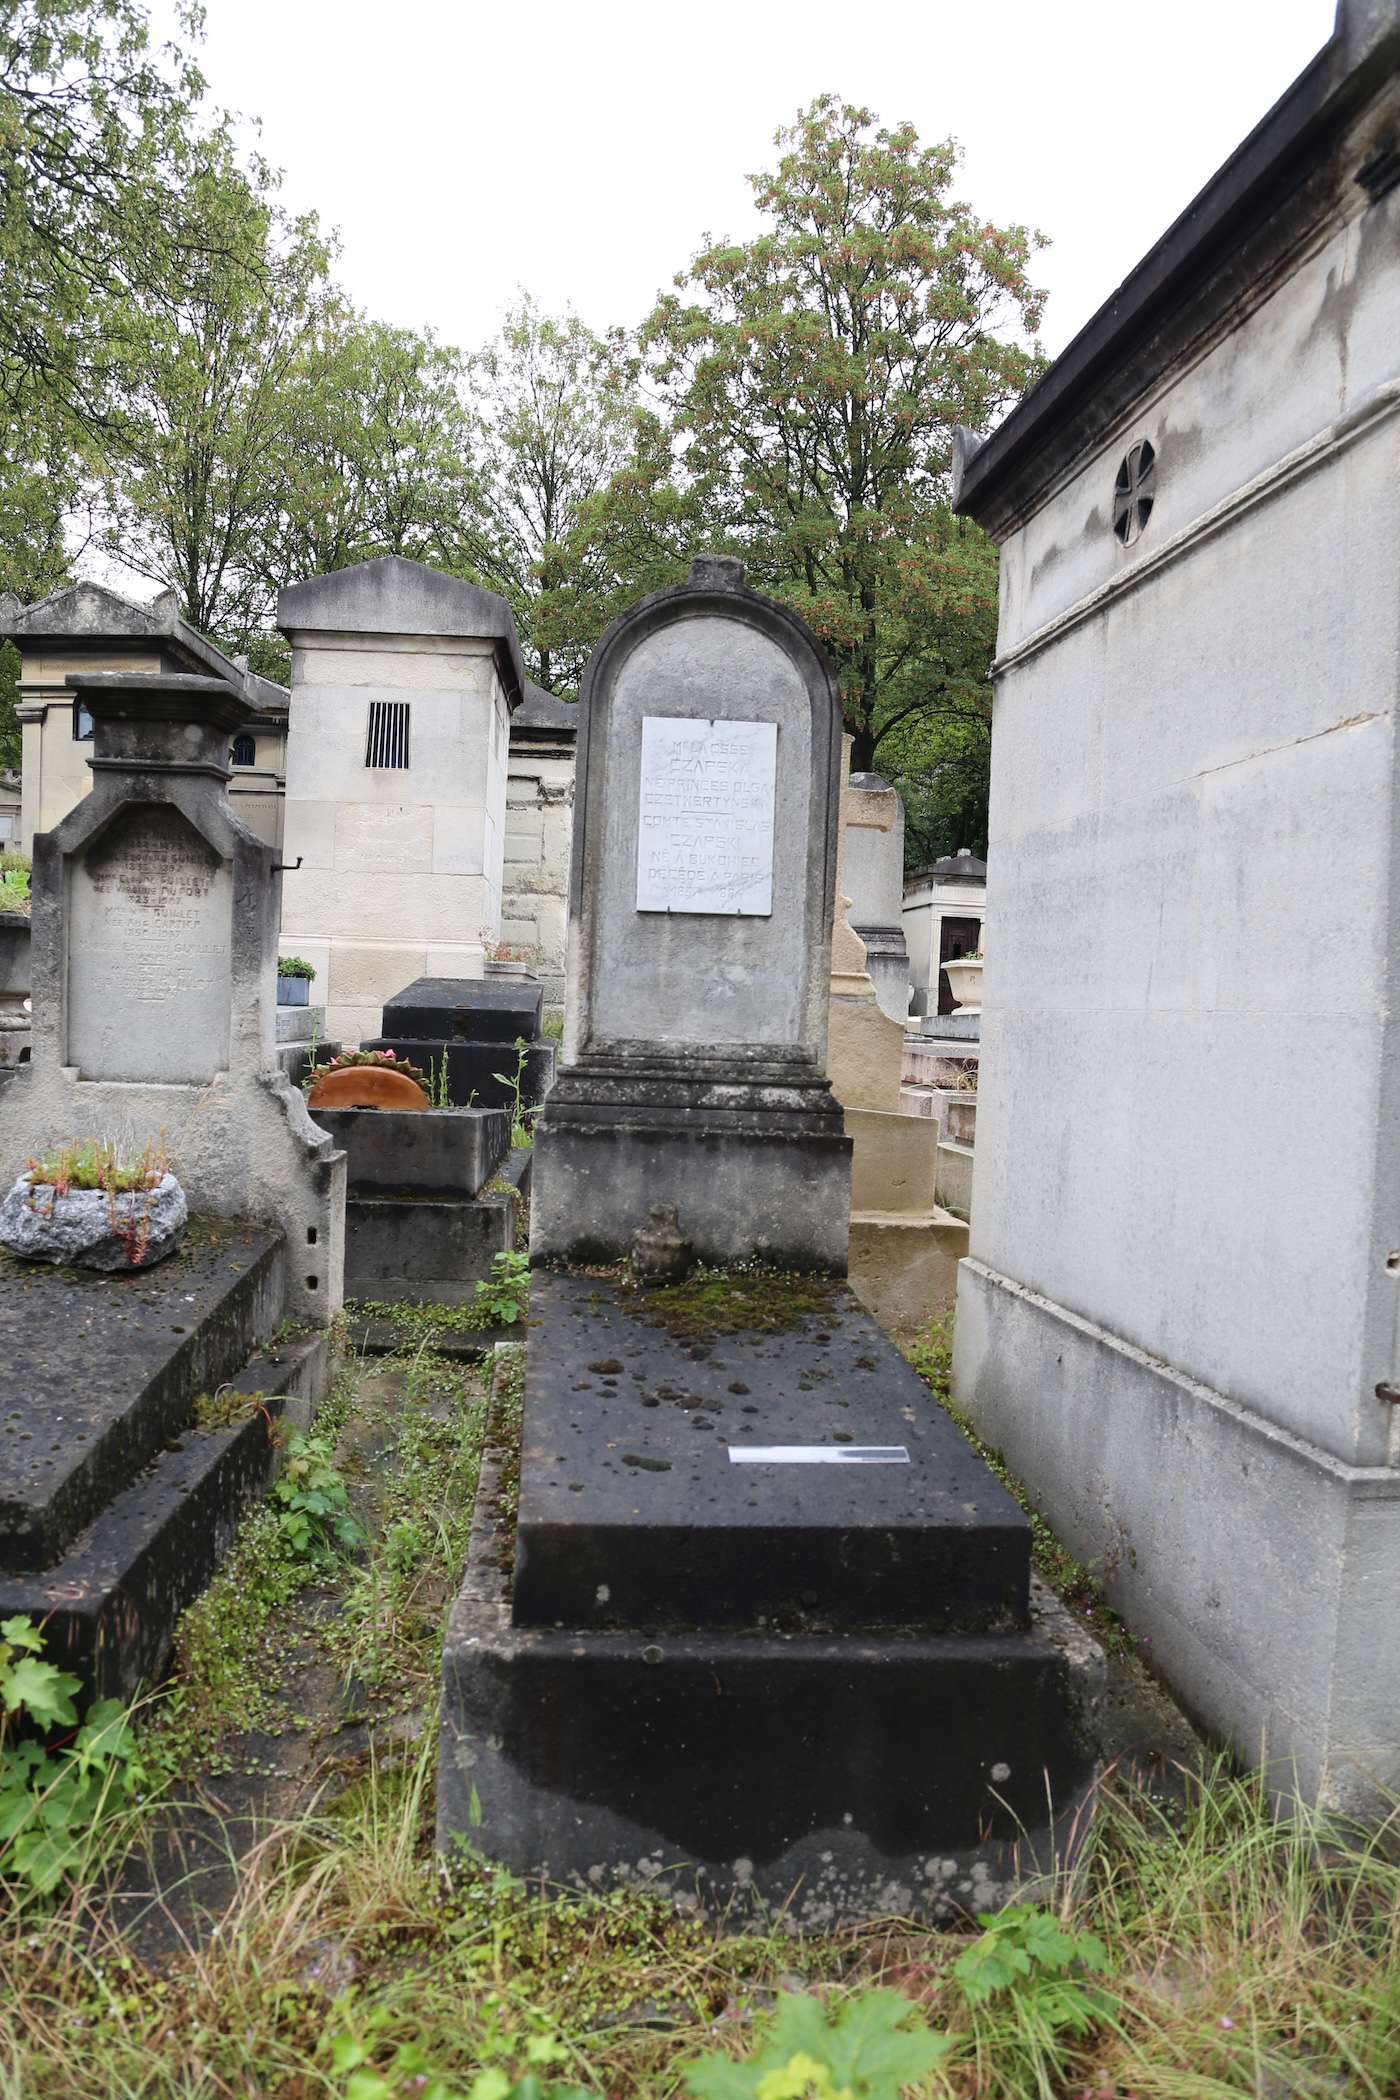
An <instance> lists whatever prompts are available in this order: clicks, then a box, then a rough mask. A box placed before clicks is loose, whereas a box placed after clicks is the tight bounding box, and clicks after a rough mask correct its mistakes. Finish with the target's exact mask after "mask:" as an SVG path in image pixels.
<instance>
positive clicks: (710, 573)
mask: <svg viewBox="0 0 1400 2100" xmlns="http://www.w3.org/2000/svg"><path fill="white" fill-rule="evenodd" d="M686 580H687V582H688V583H690V584H691V586H692V587H693V588H694V589H696V590H702V591H741V590H742V589H743V588H744V564H743V563H742V562H741V561H740V559H739V557H738V555H737V554H697V555H696V556H695V558H694V560H693V561H692V562H691V564H690V575H689V576H688V578H687V579H686Z"/></svg>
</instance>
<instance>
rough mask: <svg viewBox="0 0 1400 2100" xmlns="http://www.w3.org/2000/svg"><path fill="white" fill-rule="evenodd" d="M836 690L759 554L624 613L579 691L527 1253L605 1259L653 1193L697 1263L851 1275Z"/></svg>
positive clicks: (625, 1241)
mask: <svg viewBox="0 0 1400 2100" xmlns="http://www.w3.org/2000/svg"><path fill="white" fill-rule="evenodd" d="M840 719H841V718H840V697H839V693H838V691H837V686H836V679H835V674H834V673H833V671H832V669H831V666H830V664H829V662H828V661H827V659H826V656H825V654H824V653H823V651H822V650H821V648H820V647H819V645H818V644H817V642H816V641H815V639H814V637H813V636H812V635H811V634H810V632H809V631H808V629H807V628H806V627H804V626H803V624H802V622H801V621H800V620H798V619H797V618H796V617H795V615H794V614H792V613H791V612H790V611H789V610H788V609H787V608H786V607H785V606H781V605H778V604H775V603H774V602H773V600H771V599H768V598H763V597H760V596H759V595H758V593H757V592H755V591H750V590H748V589H746V588H745V586H744V582H743V568H742V564H741V563H739V562H737V561H733V560H730V559H727V558H724V557H720V556H703V557H701V558H699V559H698V560H697V561H696V562H695V563H694V564H693V566H692V568H691V572H690V576H689V579H688V580H687V582H685V583H684V584H681V585H678V586H676V587H675V588H674V589H672V590H668V591H659V592H657V593H655V594H654V595H653V596H652V597H650V598H647V599H645V600H643V601H642V603H641V604H639V605H637V606H635V607H633V608H632V610H631V611H629V612H627V613H625V614H624V615H623V616H622V618H621V619H619V620H617V621H616V622H614V624H613V626H612V627H611V628H610V629H609V630H608V632H607V634H606V635H605V636H604V637H603V639H602V641H601V642H600V643H599V645H598V648H597V650H596V651H595V653H594V656H593V658H592V660H591V662H590V664H589V668H588V672H587V675H586V677H585V679H584V686H583V695H582V699H581V701H580V738H579V763H578V786H577V794H576V801H575V813H574V860H573V876H572V888H571V897H570V928H569V985H568V994H567V1002H566V1010H565V1028H564V1062H563V1067H562V1069H561V1071H560V1075H559V1078H558V1080H557V1081H556V1083H555V1085H554V1088H553V1090H552V1092H551V1093H550V1095H549V1096H548V1099H547V1100H546V1103H545V1108H544V1113H543V1115H542V1117H541V1119H540V1122H539V1125H538V1128H537V1130H536V1134H535V1151H536V1161H535V1181H534V1195H533V1204H532V1216H531V1255H532V1258H533V1259H535V1260H537V1261H544V1260H554V1259H563V1260H570V1261H580V1260H585V1259H607V1260H613V1259H617V1258H619V1257H620V1256H621V1255H623V1254H625V1253H626V1251H627V1249H628V1246H629V1245H630V1242H631V1237H632V1234H633V1232H634V1231H635V1230H636V1229H637V1227H638V1226H640V1225H643V1224H645V1222H646V1220H647V1217H648V1214H649V1212H650V1210H651V1207H652V1205H653V1204H655V1203H670V1204H673V1205H674V1206H675V1208H676V1210H677V1212H678V1214H679V1217H680V1223H681V1228H682V1230H683V1231H684V1232H685V1233H686V1234H687V1235H688V1236H689V1237H690V1238H691V1239H692V1240H693V1242H694V1244H695V1250H696V1254H697V1256H698V1258H699V1259H701V1260H702V1261H707V1262H727V1261H741V1260H746V1259H750V1258H752V1257H754V1256H755V1255H757V1256H761V1257H763V1258H766V1259H768V1260H771V1261H774V1262H779V1263H786V1264H789V1265H791V1266H794V1267H798V1268H803V1269H825V1270H828V1271H833V1272H836V1273H840V1272H842V1271H844V1269H845V1264H846V1215H847V1212H848V1210H849V1207H850V1196H849V1189H850V1143H849V1140H848V1139H847V1138H846V1137H845V1135H844V1134H843V1130H842V1124H841V1111H840V1106H839V1104H838V1102H837V1101H836V1100H835V1099H834V1097H833V1095H832V1092H831V1089H830V1087H829V1085H828V1083H827V1078H826V1045H827V992H828V977H829V974H830V967H831V963H830V957H831V911H832V897H833V893H834V886H835V877H836V848H837V832H836V822H837V785H838V778H839V769H840V761H841V733H840Z"/></svg>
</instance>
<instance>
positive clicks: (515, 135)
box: [154, 0, 1334, 351]
mask: <svg viewBox="0 0 1400 2100" xmlns="http://www.w3.org/2000/svg"><path fill="white" fill-rule="evenodd" d="M207 5H208V32H207V38H206V41H205V44H204V47H203V51H202V58H201V63H202V65H203V68H204V70H205V72H206V73H207V75H208V77H209V81H210V86H211V90H212V92H213V95H214V96H215V97H216V98H217V99H218V100H219V101H220V102H222V103H223V104H225V105H227V106H228V107H230V108H233V109H236V110H240V111H242V112H244V113H246V114H247V115H249V116H256V117H260V118H261V119H262V136H261V143H262V147H263V150H264V152H265V153H266V154H267V156H268V158H269V159H270V160H271V161H272V162H273V163H274V164H275V165H277V166H280V167H282V168H284V169H285V171H286V183H285V188H284V192H283V195H284V201H285V202H286V203H287V204H288V205H289V206H291V207H293V208H294V209H297V210H303V209H306V208H308V207H314V208H315V209H317V210H318V211H319V212H320V213H321V216H322V220H323V222H324V223H326V224H327V225H330V226H336V227H339V229H340V233H341V238H342V241H343V253H342V256H341V261H340V265H339V277H340V281H341V283H342V284H344V285H345V286H346V288H347V289H348V291H349V292H350V294H351V296H352V297H353V298H354V299H355V300H356V301H357V303H359V304H360V305H361V306H363V307H364V308H365V309H367V310H368V312H370V313H371V314H372V315H373V316H375V317H376V318H379V319H383V320H389V321H395V322H398V323H400V324H403V325H406V326H412V327H423V326H431V327H433V328H434V329H436V330H437V332H438V334H439V335H440V336H441V337H443V338H444V339H445V340H446V341H448V342H452V343H456V344H457V345H459V346H460V347H462V348H464V349H473V348H475V347H476V346H477V345H478V344H479V343H481V342H483V341H485V340H486V338H487V337H488V336H490V335H491V334H492V333H493V331H494V329H495V327H496V324H497V322H498V319H499V316H500V314H501V311H502V309H503V308H504V306H505V305H506V303H507V302H508V301H509V300H510V298H511V297H512V295H513V294H514V292H515V290H516V287H517V286H524V287H526V288H527V289H529V290H530V291H532V292H533V293H534V294H535V295H536V297H537V298H538V299H539V300H540V302H541V303H542V304H543V305H544V306H545V308H546V309H547V310H552V311H562V310H563V308H564V307H566V306H572V307H573V308H574V310H575V311H576V312H578V313H579V314H581V315H582V317H583V318H584V319H585V320H586V321H587V322H588V323H589V324H590V325H592V326H593V327H595V328H603V327H606V326H607V325H609V324H610V323H612V322H614V321H620V322H624V323H629V324H631V323H634V322H636V321H638V320H640V318H641V317H642V315H643V314H644V313H645V312H646V311H647V309H648V307H649V305H650V303H651V300H652V298H653V296H654V294H655V293H656V291H657V290H658V288H659V287H661V286H663V285H666V284H668V283H669V282H670V279H671V277H672V276H673V274H674V273H675V271H676V270H677V269H679V268H682V267H683V266H684V265H685V264H686V263H687V262H688V260H689V258H690V256H691V255H692V253H693V252H694V251H695V249H696V248H697V247H698V246H699V245H700V243H701V241H702V240H703V238H704V236H705V235H706V233H707V232H708V233H712V234H714V235H716V236H722V235H729V236H731V237H734V238H742V237H743V236H744V235H746V234H747V233H748V232H749V231H750V230H751V229H753V228H754V227H755V225H756V219H755V216H754V213H753V210H752V206H751V203H750V199H749V190H748V185H747V184H746V183H745V181H744V176H745V174H746V173H748V172H749V171H751V170H753V169H755V168H759V167H762V166H764V165H767V164H769V162H770V161H771V159H772V158H773V147H772V144H771V140H772V134H773V131H774V129H775V128H776V127H777V125H779V124H781V123H785V122H787V121H789V120H790V119H791V117H792V115H793V114H794V112H795V111H796V110H797V108H798V107H799V105H801V104H804V103H806V102H808V101H810V99H811V98H812V96H814V95H816V94H818V93H820V92H821V91H822V90H824V89H832V90H834V91H835V92H836V93H838V94H840V95H842V96H843V97H845V99H846V100H848V101H851V102H863V103H865V104H866V105H867V106H868V107H870V108H871V109H873V110H874V111H875V112H876V113H877V115H878V116H880V117H881V118H882V119H884V120H886V121H889V122H893V121H896V120H901V119H903V118H906V117H907V118H910V119H912V121H913V123H914V124H915V126H916V127H917V129H918V131H919V133H920V135H921V137H924V138H928V139H934V138H943V137H946V136H947V135H948V134H950V133H951V134H952V135H953V136H954V137H956V138H957V139H958V140H959V141H960V142H961V144H962V146H963V148H964V152H965V160H964V164H963V167H962V171H961V176H960V182H959V190H960V194H962V195H963V196H964V197H966V198H967V200H968V201H969V202H970V203H971V204H972V205H973V206H974V207H975V208H976V210H977V211H978V212H979V213H981V214H983V215H985V216H987V217H990V218H994V219H996V220H998V221H1002V222H1005V221H1009V220H1020V221H1023V222H1025V223H1027V224H1029V225H1031V226H1033V227H1038V228H1039V229H1040V231H1041V232H1043V233H1045V234H1047V235H1048V236H1049V237H1050V240H1051V242H1052V246H1051V247H1050V248H1049V249H1047V250H1045V251H1044V252H1043V253H1042V254H1041V256H1040V257H1039V258H1038V259H1037V264H1036V272H1037V277H1038V281H1039V282H1040V283H1042V284H1044V285H1046V286H1047V287H1048V288H1049V291H1050V295H1051V296H1050V303H1049V307H1048V310H1047V314H1046V321H1045V328H1044V341H1045V343H1046V345H1047V347H1048V348H1049V349H1051V350H1052V351H1057V350H1060V349H1062V348H1063V347H1064V345H1065V344H1066V343H1067V342H1068V341H1069V340H1070V338H1071V336H1073V335H1074V334H1075V332H1076V330H1077V329H1078V328H1080V327H1081V326H1082V325H1083V323H1084V322H1085V321H1086V320H1087V319H1088V318H1089V316H1090V314H1091V313H1092V312H1093V311H1094V309H1095V308H1096V307H1097V306H1098V305H1100V303H1101V302H1102V301H1103V300H1104V299H1105V298H1106V297H1107V296H1108V294H1109V293H1110V292H1111V291H1112V290H1113V288H1114V286H1115V285H1116V284H1117V283H1118V282H1119V281H1120V279H1121V278H1122V277H1123V276H1124V274H1125V273H1126V272H1127V271H1128V270H1129V269H1130V268H1131V267H1132V265H1133V263H1134V262H1136V261H1137V259H1138V257H1139V256H1140V255H1141V254H1142V253H1143V252H1144V250H1145V249H1147V248H1148V247H1150V245H1151V244H1152V242H1153V241H1154V240H1155V239H1156V237H1157V235H1158V234H1160V233H1161V232H1162V231H1163V230H1164V229H1165V227H1166V226H1168V225H1169V224H1170V222H1171V221H1172V219H1173V218H1175V216H1176V215H1177V213H1178V212H1179V211H1180V210H1181V209H1182V207H1183V206H1184V205H1186V204H1187V203H1188V202H1189V201H1190V199H1191V197H1192V196H1193V195H1194V194H1195V192H1196V191H1197V190H1198V189H1199V188H1200V186H1201V184H1202V183H1203V182H1204V181H1205V180H1206V178H1207V177H1208V176H1209V175H1210V174H1211V172H1212V171H1213V170H1214V169H1215V168H1216V167H1217V166H1218V165H1219V164H1220V162H1221V161H1222V160H1223V159H1224V158H1225V156H1226V155H1227V154H1228V153H1229V152H1230V150H1231V149H1232V147H1234V146H1235V145H1236V144H1237V143H1238V142H1239V140H1240V139H1241V138H1243V137H1244V135H1245V133H1246V132H1247V131H1249V130H1250V129H1251V127H1252V126H1253V125H1254V124H1255V123H1257V121H1258V120H1259V118H1260V117H1261V116H1262V115H1263V114H1264V112H1265V111H1266V110H1267V109H1268V108H1269V107H1270V105H1271V104H1272V103H1273V102H1274V101H1276V100H1277V98H1278V96H1279V95H1280V94H1281V93H1282V92H1283V90H1284V89H1285V88H1286V87H1287V86H1288V84H1289V82H1290V81H1291V80H1292V79H1293V78H1294V77H1295V75H1296V74H1297V73H1299V72H1300V71H1301V70H1302V68H1303V67H1304V66H1305V65H1306V64H1307V62H1308V60H1309V59H1310V58H1311V57H1312V55H1313V54H1314V52H1316V51H1317V49H1318V48H1319V46H1320V45H1321V44H1322V43H1324V42H1325V41H1326V39H1327V37H1328V36H1329V35H1330V33H1331V28H1332V17H1333V11H1334V0H991V4H989V0H982V4H980V5H979V4H978V0H922V4H920V0H839V4H838V0H807V4H803V5H796V4H791V0H788V4H777V0H711V4H709V5H707V6H704V7H679V6H674V5H673V6H670V7H664V6H661V5H658V4H657V0H648V4H639V0H583V4H580V0H535V4H533V5H530V6H528V7H526V6H521V5H519V4H517V5H515V6H511V5H509V4H508V0H507V4H505V5H502V4H500V0H492V4H491V5H485V4H482V0H398V4H397V5H389V4H386V0H374V4H373V5H371V4H369V0H207ZM169 19H170V12H169V10H168V8H167V7H166V5H165V0H159V4H158V5H157V8H156V11H155V15H154V20H155V23H156V24H157V25H160V24H161V23H162V22H163V21H168V20H169Z"/></svg>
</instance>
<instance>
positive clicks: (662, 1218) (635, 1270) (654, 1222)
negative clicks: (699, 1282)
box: [632, 1203, 695, 1285]
mask: <svg viewBox="0 0 1400 2100" xmlns="http://www.w3.org/2000/svg"><path fill="white" fill-rule="evenodd" d="M694 1266H695V1248H694V1246H693V1244H692V1243H691V1241H689V1240H688V1239H686V1238H685V1236H684V1234H683V1233H682V1232H681V1229H680V1219H679V1217H678V1215H677V1212H676V1206H675V1204H674V1203H653V1204H652V1206H651V1216H650V1217H649V1219H648V1220H647V1223H646V1224H645V1225H639V1226H638V1227H637V1229H636V1231H635V1232H634V1233H633V1235H632V1281H633V1283H635V1284H641V1285H646V1284H656V1283H684V1282H685V1279H686V1277H687V1276H688V1275H689V1274H690V1272H691V1270H692V1268H693V1267H694Z"/></svg>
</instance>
